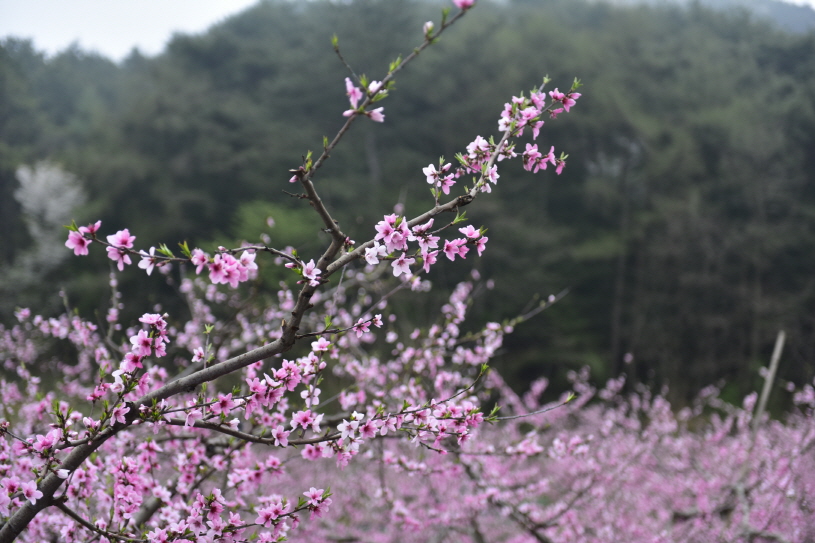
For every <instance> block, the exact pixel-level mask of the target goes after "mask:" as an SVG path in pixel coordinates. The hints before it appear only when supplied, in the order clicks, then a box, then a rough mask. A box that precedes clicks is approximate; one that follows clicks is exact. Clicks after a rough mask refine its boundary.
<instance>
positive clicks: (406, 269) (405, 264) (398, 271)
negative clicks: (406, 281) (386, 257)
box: [391, 253, 416, 277]
mask: <svg viewBox="0 0 815 543" xmlns="http://www.w3.org/2000/svg"><path fill="white" fill-rule="evenodd" d="M414 262H416V259H415V258H408V257H407V255H405V253H402V256H400V257H399V258H397V259H396V260H394V261H393V262H391V266H393V275H394V276H396V277H399V276H400V275H402V274H403V273H404V274H407V275H410V265H411V264H413V263H414Z"/></svg>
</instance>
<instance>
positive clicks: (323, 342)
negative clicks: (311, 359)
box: [311, 337, 331, 353]
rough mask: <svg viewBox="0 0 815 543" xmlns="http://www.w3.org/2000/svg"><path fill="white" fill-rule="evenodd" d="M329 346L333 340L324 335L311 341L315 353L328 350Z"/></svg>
mask: <svg viewBox="0 0 815 543" xmlns="http://www.w3.org/2000/svg"><path fill="white" fill-rule="evenodd" d="M329 347H331V342H330V341H328V340H327V339H325V338H324V337H321V338H320V339H318V340H317V341H312V342H311V350H312V351H314V352H315V353H319V352H323V351H327V350H328V348H329Z"/></svg>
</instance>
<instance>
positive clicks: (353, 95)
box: [343, 77, 362, 117]
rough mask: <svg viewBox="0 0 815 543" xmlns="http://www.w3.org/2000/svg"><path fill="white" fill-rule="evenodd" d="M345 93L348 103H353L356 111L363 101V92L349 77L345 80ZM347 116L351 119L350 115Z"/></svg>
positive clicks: (352, 105)
mask: <svg viewBox="0 0 815 543" xmlns="http://www.w3.org/2000/svg"><path fill="white" fill-rule="evenodd" d="M345 93H346V94H347V95H348V101H349V102H350V103H351V107H352V108H354V109H356V108H357V105H358V104H359V101H360V100H361V99H362V91H361V90H359V88H358V87H355V86H354V83H353V82H352V81H351V79H350V78H348V77H346V78H345ZM352 113H353V111H352ZM343 115H344V114H343ZM345 116H346V117H349V116H350V115H345Z"/></svg>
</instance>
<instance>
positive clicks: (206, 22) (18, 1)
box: [0, 0, 815, 61]
mask: <svg viewBox="0 0 815 543" xmlns="http://www.w3.org/2000/svg"><path fill="white" fill-rule="evenodd" d="M256 1H257V0H0V37H6V36H17V37H23V38H31V39H33V40H34V44H35V47H36V48H37V49H39V50H42V51H46V52H47V53H49V54H54V53H56V52H58V51H61V50H63V49H65V48H66V47H68V46H69V45H70V44H71V43H73V42H77V43H78V44H79V45H80V47H82V49H84V50H92V51H97V52H99V53H101V54H103V55H105V56H107V57H108V58H111V59H113V60H116V61H119V60H122V59H123V58H125V57H126V56H127V55H128V54H129V53H130V51H131V49H133V47H138V48H139V50H140V51H141V52H142V53H143V54H146V55H155V54H158V53H160V52H161V50H162V49H163V48H164V46H165V45H166V44H167V42H168V41H169V39H170V38H171V37H172V35H173V33H174V32H183V33H187V34H189V33H198V32H203V31H204V30H206V29H207V28H209V27H210V26H211V25H213V24H214V23H217V22H218V21H221V20H222V19H224V18H225V17H228V16H229V15H232V14H234V13H237V12H239V11H242V10H244V9H246V8H247V7H249V6H251V5H253V4H254V3H255V2H256ZM787 1H789V2H791V3H795V4H809V5H811V6H813V7H815V0H787Z"/></svg>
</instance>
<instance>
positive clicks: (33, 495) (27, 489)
mask: <svg viewBox="0 0 815 543" xmlns="http://www.w3.org/2000/svg"><path fill="white" fill-rule="evenodd" d="M20 490H22V492H23V496H25V499H27V500H28V501H30V502H31V505H34V504H35V503H37V500H39V499H40V498H42V492H40V491H39V490H37V482H36V481H28V482H27V483H23V484H21V485H20Z"/></svg>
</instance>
